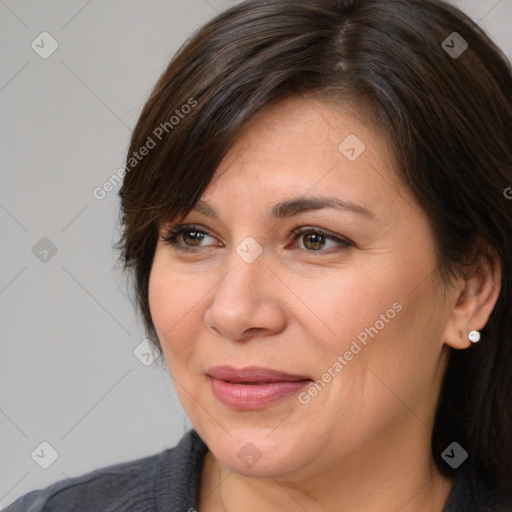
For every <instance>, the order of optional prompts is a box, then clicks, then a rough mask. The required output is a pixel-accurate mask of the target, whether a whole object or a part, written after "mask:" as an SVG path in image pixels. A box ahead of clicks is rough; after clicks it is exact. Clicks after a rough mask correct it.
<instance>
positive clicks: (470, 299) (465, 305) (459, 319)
mask: <svg viewBox="0 0 512 512" xmlns="http://www.w3.org/2000/svg"><path fill="white" fill-rule="evenodd" d="M501 273H502V266H501V260H500V257H499V255H498V253H497V252H496V251H495V250H494V249H492V248H489V247H488V248H487V251H486V252H485V253H482V254H481V256H480V257H479V259H478V263H476V264H475V265H474V266H472V267H471V269H470V270H469V271H468V272H467V273H466V275H465V277H463V278H460V280H459V281H458V283H457V286H456V288H455V303H454V305H453V307H452V311H451V314H450V317H449V319H448V322H447V323H446V326H445V329H444V331H443V340H444V342H445V343H446V344H447V345H449V346H450V347H452V348H455V349H464V348H468V347H470V346H471V345H472V343H471V341H470V340H469V338H468V334H469V333H470V332H471V331H480V330H481V329H483V328H484V327H485V324H486V323H487V321H488V320H489V316H490V315H491V313H492V310H493V309H494V306H495V305H496V302H497V301H498V297H499V294H500V290H501ZM482 342H483V343H485V340H482V341H481V342H480V343H482Z"/></svg>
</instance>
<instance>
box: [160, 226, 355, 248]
mask: <svg viewBox="0 0 512 512" xmlns="http://www.w3.org/2000/svg"><path fill="white" fill-rule="evenodd" d="M185 231H195V232H197V233H200V234H203V235H206V236H209V237H212V238H215V237H214V236H213V235H211V234H210V232H209V231H208V229H206V228H205V227H204V226H201V225H200V224H195V223H190V224H177V225H174V226H171V227H170V228H167V229H166V232H165V234H164V235H163V236H162V241H163V242H165V243H167V244H169V245H171V246H172V247H174V248H175V249H176V250H179V251H185V252H197V250H196V249H201V248H206V247H212V245H207V246H183V245H180V244H179V243H178V242H177V240H176V238H177V237H178V236H179V235H180V234H182V233H183V232H185ZM311 232H313V233H318V234H321V235H323V236H325V238H326V239H328V240H331V241H333V242H335V243H337V244H338V245H339V247H338V248H335V247H331V248H329V249H320V250H318V251H313V250H310V251H308V250H307V249H299V250H301V251H303V252H306V253H312V254H316V253H319V254H331V253H332V251H331V249H335V252H338V251H340V250H343V249H348V248H349V247H354V246H355V244H354V243H353V242H352V241H351V240H349V239H348V238H346V237H342V236H340V235H336V234H334V233H331V232H330V231H328V230H326V229H323V228H319V227H315V226H299V227H298V228H295V229H294V230H292V231H291V233H290V235H293V238H292V242H295V241H296V240H297V239H298V238H299V237H300V235H303V234H305V233H311Z"/></svg>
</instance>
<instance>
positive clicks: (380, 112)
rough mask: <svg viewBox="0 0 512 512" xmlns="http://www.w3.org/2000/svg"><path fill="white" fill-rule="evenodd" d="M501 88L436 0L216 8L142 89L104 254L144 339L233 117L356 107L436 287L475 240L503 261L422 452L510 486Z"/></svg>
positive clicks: (508, 272) (508, 117)
mask: <svg viewBox="0 0 512 512" xmlns="http://www.w3.org/2000/svg"><path fill="white" fill-rule="evenodd" d="M454 32H456V33H458V34H459V36H460V37H461V38H462V39H463V40H464V41H465V42H466V43H467V45H468V47H467V49H466V50H465V51H464V52H463V53H462V54H461V55H453V54H450V52H449V51H448V49H449V48H453V47H455V44H457V48H463V47H461V41H462V39H453V38H454V37H455V38H457V37H458V36H454V35H453V33H454ZM450 37H451V39H450ZM443 41H448V43H443ZM457 48H456V49H457ZM511 92H512V71H511V67H510V63H509V62H508V61H507V59H506V57H505V56H504V55H503V54H502V52H501V51H500V50H499V49H498V48H497V46H496V45H495V44H494V43H493V42H492V41H491V40H490V39H489V37H488V36H487V35H486V34H485V33H484V32H483V31H482V30H481V29H480V28H479V27H478V26H477V25H476V24H475V23H473V22H472V21H471V20H470V19H469V18H468V17H467V16H466V15H464V14H463V13H461V12H460V11H459V10H458V9H456V8H455V7H452V6H450V5H448V4H446V3H444V2H441V1H437V0H249V1H246V2H243V3H241V4H238V5H236V6H235V7H232V8H231V9H229V10H227V11H225V12H223V13H221V14H219V15H218V16H217V17H216V18H215V19H213V20H212V21H210V22H209V23H207V24H206V25H205V26H204V27H202V28H201V29H200V30H199V31H198V32H197V33H196V34H194V35H193V36H192V37H191V38H190V39H189V40H188V41H187V42H186V44H184V45H183V47H182V48H181V49H180V50H179V52H178V53H177V54H176V56H175V57H174V58H173V60H172V61H171V63H170V64H169V66H168V68H167V69H166V70H165V72H164V73H163V75H162V76H161V78H160V79H159V81H158V83H157V84H156V86H155V88H154V90H153V91H152V93H151V95H150V97H149V99H148V101H147V103H146V104H145V106H144V108H143V110H142V113H141V115H140V118H139V121H138V123H137V126H136V127H135V129H134V132H133V136H132V139H131V143H130V148H129V152H128V156H127V163H128V165H127V173H126V176H125V177H124V182H123V186H122V189H121V190H120V192H119V195H120V197H121V213H122V220H121V222H122V226H123V233H122V238H121V239H120V241H119V242H118V244H117V246H116V248H118V249H121V251H122V253H121V256H122V260H123V265H124V269H125V270H130V271H131V272H130V273H127V274H129V275H131V276H132V277H133V279H134V282H133V284H132V286H133V290H134V291H135V294H136V297H135V300H136V306H137V308H138V310H139V313H140V315H141V317H142V319H143V321H144V327H145V330H146V334H147V336H148V338H150V339H151V340H152V341H153V342H154V343H155V344H156V345H160V343H159V340H158V338H157V335H156V332H155V329H154V326H153V323H152V319H151V313H150V310H149V304H148V282H149V275H150V270H151V265H152V261H153V256H154V252H155V248H156V243H157V239H158V230H159V227H160V226H161V225H162V223H164V222H169V221H173V220H176V219H179V218H181V217H182V216H184V215H186V214H187V213H188V212H189V211H190V210H191V208H192V207H193V206H194V204H195V202H196V201H197V200H198V199H199V198H200V197H201V195H202V194H203V192H204V190H205V189H206V187H207V186H208V185H209V184H210V182H211V179H212V176H213V174H214V172H215V170H216V169H217V167H218V165H219V163H220V161H221V159H222V158H223V156H224V155H225V154H226V152H227V151H228V149H229V148H230V146H231V145H232V143H233V141H234V140H235V139H236V136H237V133H239V132H240V129H241V127H242V126H243V125H244V123H246V122H247V121H249V120H250V119H251V118H252V117H253V116H255V114H256V113H257V112H258V111H260V110H261V109H262V108H263V107H265V106H268V105H270V104H271V103H274V102H276V101H279V100H280V99H283V98H287V97H291V96H294V95H305V94H308V93H314V94H319V95H321V96H322V97H324V98H326V99H328V100H329V101H347V100H351V101H354V102H359V104H361V105H364V106H365V108H367V109H368V112H371V113H372V114H371V115H372V122H374V123H375V126H376V127H377V126H378V127H381V128H382V130H381V132H382V133H383V134H384V135H385V136H386V137H387V139H388V140H389V144H390V146H391V148H392V150H393V153H394V155H395V158H396V162H397V167H398V168H397V174H398V175H399V177H400V178H401V179H402V180H403V182H404V183H405V184H406V185H407V186H408V187H409V189H410V190H411V191H412V193H413V194H414V196H415V197H416V199H417V202H418V204H419V205H420V207H421V208H423V210H424V211H425V212H426V214H427V215H428V218H429V221H430V223H431V226H432V228H433V232H434V236H435V244H436V249H437V258H438V275H439V277H440V279H441V282H443V283H444V284H445V285H446V286H447V285H448V284H449V283H451V280H452V279H453V277H454V276H457V275H460V273H461V272H463V271H464V268H465V266H466V265H467V264H469V263H471V262H473V261H475V258H476V256H477V255H478V254H481V251H484V250H485V248H486V247H487V248H489V247H490V248H493V249H494V251H496V252H497V253H498V254H499V257H500V259H501V262H502V265H503V276H502V282H501V285H502V288H501V293H500V296H499V299H498V302H497V304H496V306H495V308H494V310H493V312H492V314H491V316H490V319H489V321H488V323H487V325H486V326H485V327H484V329H483V330H482V341H481V342H480V343H478V344H476V345H474V346H472V347H471V348H469V349H467V350H451V354H450V360H449V364H448V368H447V371H446V375H445V378H444V382H443V388H442V391H441V395H440V398H439V405H438V410H437V415H436V421H435V425H434V431H433V436H432V453H433V456H434V459H435V461H436V464H437V466H438V467H439V469H440V471H442V472H443V473H444V474H446V475H453V473H454V471H453V470H451V468H450V467H449V466H448V465H447V464H446V463H445V462H444V461H443V459H442V458H441V453H442V451H443V450H444V449H445V448H446V447H447V446H448V445H450V444H451V443H452V442H453V441H457V442H458V443H459V444H460V445H461V446H462V447H464V448H465V449H466V451H467V452H468V453H469V458H468V460H467V461H466V462H465V463H464V466H462V467H465V468H466V469H468V471H469V474H470V478H472V479H478V480H479V481H484V482H488V483H489V484H491V485H493V486H495V487H501V488H503V489H505V488H507V489H508V490H509V491H510V487H511V485H512V484H511V481H512V462H511V461H512V377H511V376H512V296H511V294H512V288H511V279H512V236H511V235H512V200H509V199H507V197H506V194H505V190H506V189H507V188H508V187H511V186H512V101H511ZM186 105H188V107H187V108H185V106H186ZM143 147H146V148H149V149H148V150H146V151H141V148H143ZM136 153H137V155H138V156H137V159H135V158H134V155H135V154H136ZM139 153H141V154H142V153H144V157H143V158H139ZM475 481H476V480H475Z"/></svg>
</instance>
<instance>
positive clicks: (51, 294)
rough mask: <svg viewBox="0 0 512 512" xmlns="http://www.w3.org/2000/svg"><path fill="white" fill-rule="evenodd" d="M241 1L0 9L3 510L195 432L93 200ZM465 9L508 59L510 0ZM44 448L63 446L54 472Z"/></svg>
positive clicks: (107, 215) (104, 208)
mask: <svg viewBox="0 0 512 512" xmlns="http://www.w3.org/2000/svg"><path fill="white" fill-rule="evenodd" d="M233 3H235V2H234V1H231V2H229V1H228V0H186V1H185V0H182V1H177V0H174V1H164V0H144V1H143V0H125V1H120V0H109V1H100V0H89V1H85V0H81V1H75V0H71V1H69V0H68V1H64V0H61V1H55V0H54V1H45V2H42V1H40V0H32V1H14V0H0V26H1V31H0V38H1V42H0V53H1V55H0V62H1V68H0V119H1V122H0V130H1V133H0V141H1V142H0V144H1V151H2V178H1V179H2V181H1V187H0V223H1V224H0V225H1V244H2V245H1V247H2V248H1V252H0V254H1V265H0V268H1V274H0V312H1V322H0V326H1V327H0V328H1V340H2V351H1V357H0V461H1V468H0V509H1V508H2V506H4V507H5V506H6V505H7V504H9V503H10V502H12V501H13V500H14V499H16V498H17V497H18V496H20V495H22V494H24V493H26V492H28V491H30V490H33V489H35V488H40V487H45V486H47V485H49V484H50V483H52V482H54V481H56V480H60V479H63V478H66V477H73V476H77V475H79V474H83V473H84V472H87V471H90V470H92V469H95V468H97V467H101V466H105V465H110V464H113V463H117V462H122V461H125V460H130V459H134V458H139V457H142V456H145V455H149V454H153V453H156V452H159V451H161V450H163V449H164V448H167V447H170V446H173V445H175V444H176V442H177V441H178V440H179V438H180V437H181V436H182V434H183V432H184V431H185V430H188V429H189V428H190V423H189V422H188V420H187V419H186V417H185V414H184V412H183V409H182V408H181V405H180V404H179V402H178V400H177V396H176V393H175V391H174V388H173V385H172V381H171V378H170V377H169V375H168V373H167V372H166V371H165V370H164V369H163V368H160V367H159V366H158V365H157V364H156V363H154V364H151V365H149V366H145V364H143V362H144V361H146V364H147V359H148V356H145V360H144V358H143V357H141V359H142V360H143V361H142V362H141V360H139V359H138V358H137V357H136V356H135V355H134V350H135V349H136V347H137V346H138V345H139V344H140V343H141V342H142V341H143V339H144V334H143V330H142V326H141V325H140V323H139V322H138V320H137V318H136V317H135V313H134V310H133V308H132V305H131V302H130V297H129V295H128V293H127V291H126V289H125V287H124V280H123V278H122V276H121V274H120V272H119V270H117V269H113V265H114V263H115V261H116V258H117V253H116V252H114V251H113V250H112V247H111V245H112V243H114V242H115V241H117V239H118V235H119V231H118V210H119V204H118V197H117V191H118V189H119V186H117V187H115V189H114V190H113V191H112V192H110V193H108V194H107V195H106V197H105V198H104V199H103V200H98V199H96V198H95V197H94V196H93V194H92V191H93V189H94V188H95V187H99V186H102V184H103V183H104V182H105V181H106V180H108V179H109V178H110V177H111V176H112V174H114V173H115V172H116V170H117V169H119V168H120V167H121V166H122V165H123V163H124V158H125V156H126V151H127V149H128V143H129V137H130V134H131V130H132V128H133V126H134V125H135V123H136V120H137V117H138V115H139V113H140V110H141V108H142V106H143V104H144V101H145V100H146V98H147V96H148V94H149V92H150V90H151V88H152V86H153V85H154V83H155V82H156V80H157V79H158V77H159V76H160V74H161V73H162V72H163V70H164V68H165V67H166V65H167V63H168V61H169V59H170V58H171V56H172V54H173V53H174V52H175V51H176V50H177V48H178V47H179V45H180V44H181V43H182V42H183V41H184V40H185V38H186V37H187V36H188V35H190V33H191V32H192V31H193V30H194V29H196V28H198V27H199V26H200V25H201V24H203V23H204V22H205V21H206V20H208V19H210V18H211V17H212V16H213V15H215V14H216V12H218V11H220V10H222V9H223V8H225V7H228V6H229V5H230V4H233ZM455 3H456V4H457V5H458V6H459V7H461V8H462V9H463V10H465V11H466V12H467V13H468V14H470V15H471V16H472V17H473V18H474V19H475V20H476V21H479V22H480V24H481V26H482V27H483V28H484V29H486V30H487V31H488V32H489V33H490V34H491V36H492V37H493V39H494V40H495V41H496V42H497V43H498V44H499V45H500V46H501V47H502V48H503V49H504V50H505V52H506V53H507V55H508V56H509V58H512V0H480V1H477V0H467V1H466V0H460V1H457V2H455ZM44 31H46V32H48V33H50V34H51V36H52V37H53V38H54V39H55V40H56V41H57V43H58V45H59V46H58V49H57V50H56V51H55V52H54V53H53V54H52V55H50V56H49V57H48V58H46V59H43V58H42V57H40V56H39V54H38V53H36V51H34V49H33V48H32V47H31V44H32V41H34V40H35V41H36V43H38V44H39V46H40V47H42V46H43V45H44V49H43V48H41V50H40V51H41V52H42V51H47V50H48V49H49V48H50V46H49V40H48V39H45V42H44V43H41V42H40V41H41V39H40V38H39V37H38V36H39V34H41V33H42V32H44ZM440 43H441V42H440ZM43 237H46V238H48V239H49V240H50V241H51V244H50V243H49V242H48V241H46V240H43V241H41V239H42V238H43ZM49 244H50V245H51V246H55V247H56V249H57V252H56V253H55V254H52V251H51V250H50V252H49V253H48V254H45V253H44V250H45V248H46V249H47V248H48V246H49ZM34 246H35V249H34ZM34 253H35V254H34ZM41 259H43V261H41ZM141 352H144V353H145V351H144V350H141ZM162 357H163V356H162ZM42 442H47V443H49V444H50V445H51V446H52V447H53V448H54V449H55V450H56V451H57V453H58V457H57V458H56V460H55V461H54V462H53V463H52V464H51V465H50V466H49V467H48V468H47V469H43V468H42V467H41V465H45V463H46V464H47V463H48V462H50V461H51V457H52V453H51V450H49V449H48V448H47V447H46V446H45V445H43V446H40V444H41V443H42ZM32 454H34V455H32Z"/></svg>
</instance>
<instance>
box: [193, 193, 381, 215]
mask: <svg viewBox="0 0 512 512" xmlns="http://www.w3.org/2000/svg"><path fill="white" fill-rule="evenodd" d="M324 208H334V209H337V210H345V211H351V212H353V213H357V214H359V215H362V216H363V217H366V218H369V219H375V218H376V216H375V214H374V213H373V212H372V211H371V210H369V209H368V208H367V207H366V206H363V205H361V204H356V203H352V202H350V201H347V200H344V199H339V198H336V197H307V198H306V197H298V198H294V199H288V200H286V201H281V202H280V203H277V204H276V205H274V206H273V207H272V208H271V209H270V211H268V212H267V217H269V218H270V219H272V218H276V219H284V218H286V217H292V216H294V215H298V214H300V213H303V212H308V211H313V210H322V209H324ZM192 211H196V212H198V213H202V214H203V215H206V216H207V217H212V218H214V219H218V220H220V215H219V212H218V211H217V209H216V208H214V207H213V206H211V205H209V204H208V203H206V202H204V201H202V200H201V199H199V200H198V201H197V202H196V204H195V206H194V207H193V208H192Z"/></svg>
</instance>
